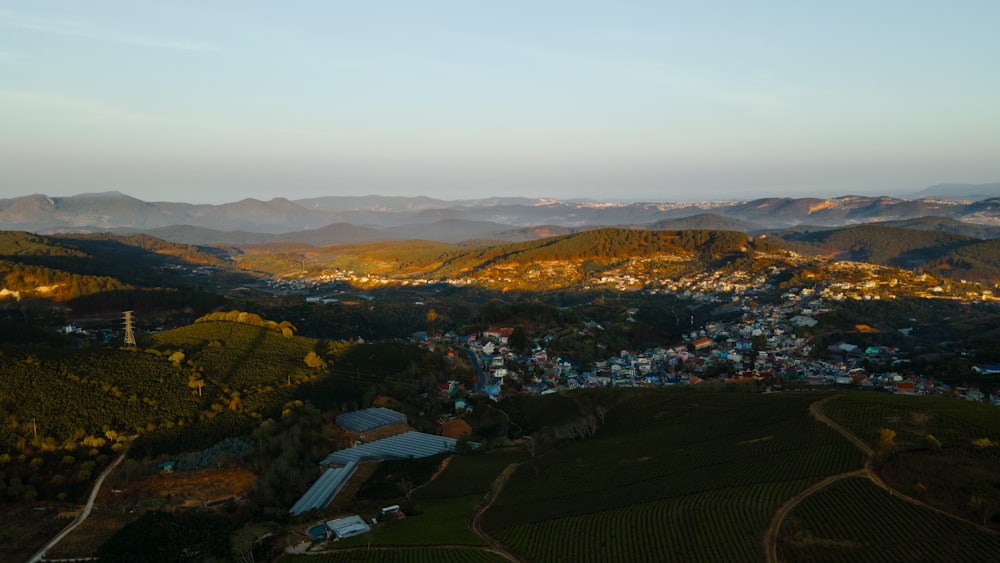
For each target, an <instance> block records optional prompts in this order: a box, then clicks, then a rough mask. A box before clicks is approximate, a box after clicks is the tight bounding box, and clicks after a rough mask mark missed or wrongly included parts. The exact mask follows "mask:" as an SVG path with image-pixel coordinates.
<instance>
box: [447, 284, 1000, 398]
mask: <svg viewBox="0 0 1000 563" xmlns="http://www.w3.org/2000/svg"><path fill="white" fill-rule="evenodd" d="M822 295H823V291H817V290H814V289H793V290H791V291H789V292H786V293H785V294H783V295H782V301H781V303H780V304H764V305H757V304H751V303H753V302H752V300H749V299H737V300H735V301H731V302H729V303H726V304H724V305H722V306H719V307H717V308H716V312H717V313H719V315H718V318H717V319H715V320H713V321H711V322H708V323H706V324H705V325H704V326H703V327H701V328H699V329H697V330H692V331H691V332H689V333H688V334H686V335H684V336H683V338H682V339H681V340H679V341H677V342H672V343H665V344H663V345H661V346H657V347H655V348H651V349H647V350H621V351H619V352H618V353H616V354H613V355H611V356H609V357H607V358H605V359H603V360H601V361H597V362H594V363H592V364H590V365H586V366H581V365H580V364H579V363H578V362H575V361H574V360H573V359H572V358H563V357H559V356H556V355H554V354H553V353H551V352H550V351H549V350H548V349H547V348H546V346H545V344H546V343H547V342H549V341H550V340H551V338H552V335H546V336H544V337H542V338H540V339H538V340H537V341H536V347H535V348H534V349H533V350H532V351H531V352H530V353H528V354H526V355H524V354H516V353H515V352H514V351H513V350H512V349H511V347H510V346H509V345H508V338H509V336H510V334H511V329H510V328H507V327H492V328H490V329H489V330H486V331H483V332H482V333H481V334H478V335H472V336H467V337H461V338H458V339H456V341H458V342H459V343H460V344H461V345H462V346H463V347H466V348H467V349H468V350H469V351H470V353H472V354H473V355H474V359H475V362H476V363H478V366H477V371H478V373H479V378H480V382H479V383H478V384H477V385H476V389H475V391H478V392H482V393H484V394H486V395H487V396H489V397H491V398H493V399H496V400H499V399H500V398H501V397H503V396H505V395H509V394H512V393H526V394H535V395H537V394H545V393H553V392H557V391H560V390H564V389H579V388H593V387H661V386H670V385H701V384H705V383H708V382H713V383H715V384H719V383H746V382H752V381H756V382H759V387H760V389H761V390H773V389H779V388H781V387H782V386H783V385H787V384H789V383H797V384H800V385H817V386H819V385H826V386H844V387H854V388H859V389H870V390H876V391H883V392H888V393H897V394H906V395H935V396H948V397H956V396H957V397H962V398H966V399H969V400H974V401H984V400H986V401H990V402H993V403H994V404H1000V396H997V395H990V396H985V395H984V394H983V393H982V392H980V391H979V390H978V389H976V388H962V387H958V388H952V387H950V386H948V385H946V384H944V383H943V382H941V381H936V380H934V379H932V378H929V377H926V376H922V375H913V374H909V375H905V376H904V375H900V373H901V372H905V371H906V367H907V364H908V362H909V358H908V357H907V356H906V354H904V353H903V352H902V351H900V350H898V349H895V348H891V347H884V346H882V347H863V346H859V345H856V344H851V343H847V342H839V343H837V344H835V345H833V346H831V347H829V348H828V349H826V350H814V347H813V345H812V343H811V342H810V340H809V339H807V338H804V337H801V336H797V333H798V332H799V331H797V329H798V328H800V327H813V326H815V325H816V324H818V323H819V322H821V319H822V315H823V314H824V313H827V312H829V310H828V309H827V308H826V307H825V305H824V300H823V297H822ZM637 313H638V311H637V310H635V309H630V310H628V311H627V315H628V316H629V318H632V317H633V316H635V315H636V314H637ZM858 328H859V332H864V330H865V329H866V328H868V329H869V330H871V329H870V327H865V326H860V327H858ZM580 330H581V331H583V332H589V333H592V334H593V333H599V332H601V331H602V330H603V327H601V325H600V324H599V323H596V322H593V321H590V322H587V323H585V324H584V326H583V327H582V328H581V329H580ZM898 330H899V331H901V332H903V333H907V332H908V331H911V330H912V327H900V328H899V329H898ZM876 366H877V367H876ZM886 368H888V369H891V370H892V371H881V370H882V369H886ZM989 369H996V370H997V372H998V373H1000V367H996V366H992V367H991V366H986V367H981V368H977V370H978V371H980V372H982V373H991V372H989V371H988V370H989Z"/></svg>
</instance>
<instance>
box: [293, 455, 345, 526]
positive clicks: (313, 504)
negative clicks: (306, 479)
mask: <svg viewBox="0 0 1000 563" xmlns="http://www.w3.org/2000/svg"><path fill="white" fill-rule="evenodd" d="M357 466H358V463H357V461H352V462H350V463H347V464H345V465H344V467H334V468H330V469H327V470H326V471H324V472H323V474H322V475H320V477H319V479H317V480H316V482H315V483H313V486H312V487H309V490H308V491H306V493H305V494H304V495H302V498H300V499H299V500H298V501H297V502H296V503H295V504H294V505H293V506H292V508H291V510H289V511H288V512H290V513H291V514H292V516H298V515H299V514H302V513H303V512H306V511H309V510H313V509H315V508H323V507H324V506H326V505H328V504H330V501H331V500H333V497H334V496H335V495H336V494H337V491H339V490H340V488H341V487H343V486H344V483H346V482H347V480H348V479H350V478H351V476H352V475H354V471H355V469H357Z"/></svg>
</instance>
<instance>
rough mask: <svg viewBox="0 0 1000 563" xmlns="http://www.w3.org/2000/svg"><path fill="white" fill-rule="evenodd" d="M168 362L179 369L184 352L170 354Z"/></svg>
mask: <svg viewBox="0 0 1000 563" xmlns="http://www.w3.org/2000/svg"><path fill="white" fill-rule="evenodd" d="M169 359H170V361H171V362H173V364H174V365H175V366H177V367H181V363H182V362H183V361H184V352H182V351H180V350H178V351H176V352H174V353H173V354H170V358H169Z"/></svg>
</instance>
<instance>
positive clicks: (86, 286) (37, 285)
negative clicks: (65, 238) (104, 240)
mask: <svg viewBox="0 0 1000 563" xmlns="http://www.w3.org/2000/svg"><path fill="white" fill-rule="evenodd" d="M128 288H129V286H128V285H126V284H124V283H122V282H121V281H118V280H117V279H115V278H112V277H108V276H94V275H85V274H74V273H70V272H65V271H62V270H56V269H52V268H47V267H45V266H37V265H33V264H24V263H21V262H14V261H11V260H0V289H7V290H8V291H16V292H19V293H21V294H22V295H21V297H44V298H49V299H52V300H54V301H66V300H68V299H73V298H75V297H81V296H85V295H92V294H94V293H100V292H104V291H119V290H124V289H128Z"/></svg>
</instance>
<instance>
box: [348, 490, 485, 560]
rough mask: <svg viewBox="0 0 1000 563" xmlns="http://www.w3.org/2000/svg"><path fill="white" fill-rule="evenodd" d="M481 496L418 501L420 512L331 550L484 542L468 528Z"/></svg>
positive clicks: (377, 528)
mask: <svg viewBox="0 0 1000 563" xmlns="http://www.w3.org/2000/svg"><path fill="white" fill-rule="evenodd" d="M480 499H481V496H480V495H473V496H466V497H456V498H450V499H433V500H425V501H421V502H420V505H419V506H420V510H421V513H420V514H418V515H416V516H411V517H408V518H404V519H402V520H398V521H395V522H388V523H385V524H380V525H378V526H377V527H376V528H375V530H374V531H372V532H371V533H369V534H363V535H360V536H355V537H353V538H347V539H345V540H340V541H337V542H334V543H331V544H330V548H332V549H341V548H350V547H361V546H368V545H379V546H400V545H483V540H481V539H480V538H479V537H478V536H476V535H475V534H473V533H472V531H471V530H469V526H468V524H469V515H470V514H472V509H473V508H475V506H476V505H477V504H479V501H480Z"/></svg>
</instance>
